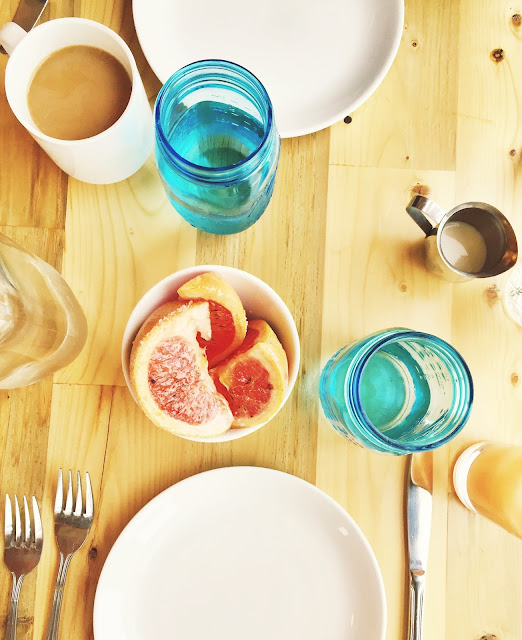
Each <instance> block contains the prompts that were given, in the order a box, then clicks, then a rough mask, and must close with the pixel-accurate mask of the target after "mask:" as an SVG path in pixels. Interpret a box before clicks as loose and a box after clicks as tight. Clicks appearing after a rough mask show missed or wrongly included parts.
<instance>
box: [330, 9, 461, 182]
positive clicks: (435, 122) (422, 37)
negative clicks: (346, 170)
mask: <svg viewBox="0 0 522 640" xmlns="http://www.w3.org/2000/svg"><path fill="white" fill-rule="evenodd" d="M405 4H406V6H405V24H404V31H403V35H402V41H401V45H400V47H399V52H398V54H397V57H396V59H395V62H394V63H393V65H392V67H391V69H390V71H389V72H388V75H387V76H386V78H385V79H384V81H383V83H382V85H381V86H380V87H379V88H378V89H377V90H376V92H375V93H374V95H373V96H371V97H370V98H369V100H368V101H367V102H366V103H365V104H363V105H362V106H361V107H359V108H358V109H357V110H356V111H355V113H352V114H346V115H350V116H351V117H352V122H351V123H350V124H345V123H344V122H340V123H338V124H336V125H335V126H334V127H332V145H331V154H330V162H331V163H332V164H343V165H351V166H365V167H390V168H397V169H400V168H409V169H441V170H453V169H454V168H455V135H456V133H455V132H456V111H457V71H458V65H459V52H457V51H456V49H455V44H454V39H455V33H456V32H457V30H458V24H459V3H458V2H442V1H440V2H419V1H418V0H406V3H405Z"/></svg>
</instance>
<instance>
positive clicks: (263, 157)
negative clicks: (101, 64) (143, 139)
mask: <svg viewBox="0 0 522 640" xmlns="http://www.w3.org/2000/svg"><path fill="white" fill-rule="evenodd" d="M154 118H155V128H156V164H157V166H158V171H159V174H160V176H161V179H162V180H163V184H164V186H165V190H166V192H167V196H168V198H169V200H170V202H171V203H172V205H173V207H174V208H175V209H176V211H177V212H178V213H180V214H181V215H182V216H183V218H185V220H187V221H188V222H189V223H190V224H191V225H193V226H194V227H197V228H198V229H202V230H203V231H207V232H209V233H218V234H228V233H237V232H239V231H243V230H244V229H247V228H248V227H250V226H251V225H252V224H253V223H254V222H255V221H256V220H257V219H258V218H259V217H260V216H261V214H262V213H263V211H264V210H265V209H266V207H267V205H268V203H269V201H270V198H271V196H272V193H273V190H274V182H275V175H276V170H277V164H278V161H279V149H280V139H279V134H278V133H277V129H276V126H275V122H274V118H273V113H272V104H271V102H270V98H269V97H268V94H267V92H266V90H265V88H264V87H263V85H262V84H261V83H260V82H259V80H258V79H257V78H256V77H255V76H254V75H252V74H251V73H250V72H249V71H247V70H246V69H244V68H243V67H240V66H239V65H236V64H233V63H231V62H226V61H224V60H203V61H201V62H195V63H193V64H190V65H188V66H186V67H183V68H182V69H180V70H179V71H177V72H176V73H175V74H174V75H173V76H171V77H170V78H169V80H168V81H167V82H166V83H165V85H164V86H163V88H162V89H161V91H160V92H159V94H158V97H157V99H156V105H155V108H154Z"/></svg>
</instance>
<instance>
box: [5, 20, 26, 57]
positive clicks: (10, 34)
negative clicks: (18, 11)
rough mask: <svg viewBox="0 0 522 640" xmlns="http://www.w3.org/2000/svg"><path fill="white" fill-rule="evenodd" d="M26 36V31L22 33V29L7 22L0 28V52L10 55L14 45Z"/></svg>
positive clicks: (13, 23)
mask: <svg viewBox="0 0 522 640" xmlns="http://www.w3.org/2000/svg"><path fill="white" fill-rule="evenodd" d="M26 35H27V31H24V30H23V29H22V27H20V26H19V25H17V24H16V22H8V23H7V24H4V26H3V27H0V44H1V45H2V47H0V51H1V52H2V53H7V54H8V55H11V54H12V53H13V51H14V49H15V47H16V45H17V44H18V43H19V42H20V40H22V38H23V37H24V36H26Z"/></svg>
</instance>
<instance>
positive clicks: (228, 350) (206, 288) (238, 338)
mask: <svg viewBox="0 0 522 640" xmlns="http://www.w3.org/2000/svg"><path fill="white" fill-rule="evenodd" d="M178 296H179V297H180V299H181V300H205V301H207V302H208V306H209V309H210V332H211V335H210V337H207V338H205V337H204V336H203V335H199V336H198V342H199V344H200V345H201V346H202V347H203V348H204V349H205V350H206V355H207V360H208V366H209V368H212V367H215V366H216V365H217V364H219V363H220V362H222V361H223V360H225V358H227V357H228V356H229V355H231V354H232V353H233V352H234V351H235V350H236V349H237V348H238V347H239V346H240V344H241V343H242V342H243V340H244V339H245V335H246V328H247V320H246V314H245V310H244V308H243V305H242V303H241V300H240V298H239V296H238V295H237V293H236V292H235V291H234V289H233V288H232V287H231V286H230V284H228V282H227V281H226V280H225V279H224V278H222V277H221V276H219V275H218V274H217V273H213V272H208V273H202V274H201V275H199V276H196V277H195V278H192V280H189V281H188V282H186V283H185V284H184V285H183V286H182V287H180V288H179V289H178Z"/></svg>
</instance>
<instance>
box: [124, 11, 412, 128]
mask: <svg viewBox="0 0 522 640" xmlns="http://www.w3.org/2000/svg"><path fill="white" fill-rule="evenodd" d="M141 1H143V0H141ZM394 1H396V3H397V24H396V25H395V32H394V37H393V39H392V43H391V46H390V50H389V52H388V55H387V56H386V58H385V60H384V61H383V64H382V67H381V70H380V72H379V73H378V74H377V75H376V76H375V78H374V79H373V81H372V82H371V83H370V84H369V85H368V87H367V88H366V90H365V91H364V92H363V93H362V94H361V95H360V96H359V98H358V99H356V100H353V101H352V102H347V103H346V105H345V106H343V108H342V109H340V110H338V111H336V112H335V113H333V114H332V115H331V116H330V117H328V118H325V119H323V120H321V121H318V122H317V123H314V124H310V125H308V126H306V127H301V128H298V129H288V130H279V135H280V136H281V138H297V137H299V136H305V135H308V134H310V133H316V132H317V131H322V130H323V129H326V128H327V127H330V126H332V125H333V124H336V123H337V122H340V121H341V120H343V118H345V117H346V116H349V115H351V114H352V113H353V112H354V111H355V110H356V109H358V108H359V107H360V106H361V105H362V104H363V103H364V102H366V100H368V98H369V97H370V96H371V95H372V94H373V93H374V92H375V90H376V89H377V88H378V87H379V85H380V84H381V83H382V81H383V80H384V78H385V77H386V75H387V73H388V71H389V70H390V68H391V66H392V64H393V62H394V60H395V57H396V56H397V52H398V50H399V46H400V43H401V38H402V32H403V28H404V0H394ZM136 3H137V0H132V15H133V20H134V26H135V29H136V34H137V36H138V40H139V43H140V46H141V48H142V51H143V53H144V55H145V58H146V59H147V62H148V63H149V65H150V67H151V69H152V70H153V71H154V74H155V75H156V77H157V78H158V79H159V81H160V82H161V83H162V84H164V83H165V82H167V80H168V79H169V77H170V76H168V77H163V75H164V74H162V73H159V70H158V68H157V66H156V64H155V63H153V62H151V61H150V60H149V58H148V57H147V53H146V50H147V48H148V47H147V46H146V44H145V43H146V42H147V37H146V34H145V33H144V30H143V28H142V26H141V25H140V24H139V20H136V9H135V6H136ZM194 62H196V60H194ZM182 66H184V65H182ZM175 71H176V70H174V71H173V72H172V73H175Z"/></svg>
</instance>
